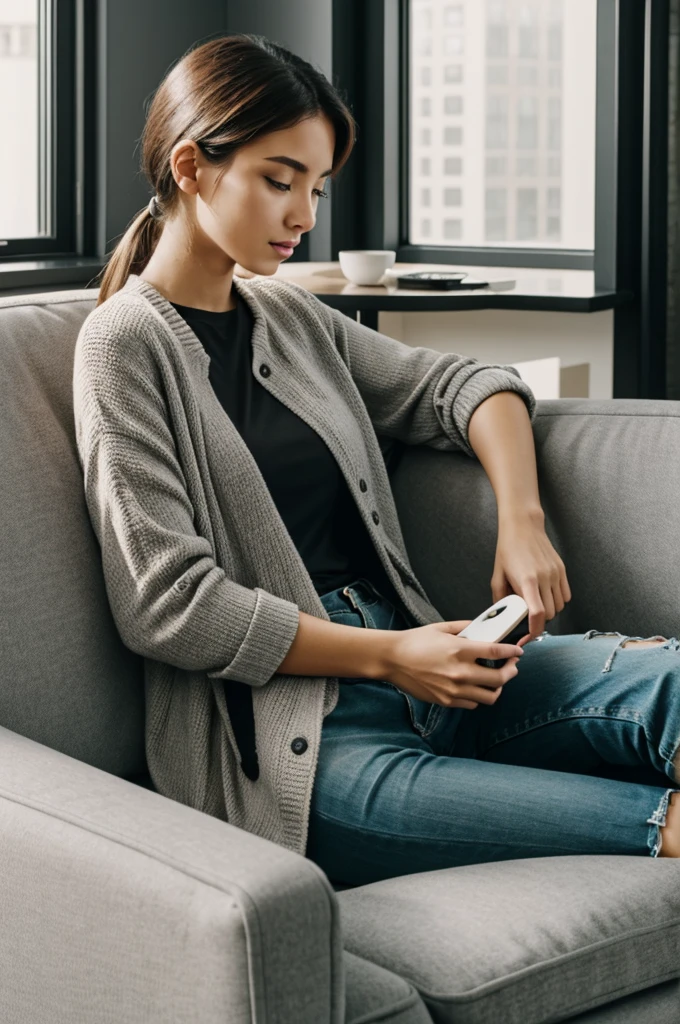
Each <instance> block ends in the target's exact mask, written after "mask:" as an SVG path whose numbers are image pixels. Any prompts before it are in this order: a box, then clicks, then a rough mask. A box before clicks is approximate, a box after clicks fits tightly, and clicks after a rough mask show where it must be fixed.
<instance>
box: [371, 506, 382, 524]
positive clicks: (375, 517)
mask: <svg viewBox="0 0 680 1024" xmlns="http://www.w3.org/2000/svg"><path fill="white" fill-rule="evenodd" d="M371 515H372V516H373V522H374V523H375V525H376V526H377V525H378V523H379V522H380V516H379V515H378V513H377V512H376V510H375V509H373V511H372V512H371Z"/></svg>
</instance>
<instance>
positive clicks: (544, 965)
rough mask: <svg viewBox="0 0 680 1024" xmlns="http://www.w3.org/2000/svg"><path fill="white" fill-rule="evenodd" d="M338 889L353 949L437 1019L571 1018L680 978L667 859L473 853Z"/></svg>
mask: <svg viewBox="0 0 680 1024" xmlns="http://www.w3.org/2000/svg"><path fill="white" fill-rule="evenodd" d="M337 899H338V903H339V905H340V910H341V920H342V928H343V934H344V936H345V939H344V945H345V949H347V950H349V951H350V952H352V953H355V954H357V956H361V957H364V958H365V959H367V960H372V961H373V962H374V963H376V964H379V965H380V966H381V967H385V968H387V969H388V970H390V971H393V972H394V973H395V974H399V975H401V977H403V978H404V979H406V980H407V981H409V982H410V983H411V984H412V985H413V986H414V987H415V988H416V989H417V990H418V991H419V992H420V994H421V996H422V998H423V1001H424V1002H425V1004H426V1006H427V1008H428V1010H429V1012H430V1015H431V1017H432V1020H433V1021H435V1022H437V1024H449V1022H451V1024H454V1022H455V1024H499V1022H501V1021H502V1022H503V1024H544V1022H546V1021H558V1020H569V1019H570V1018H571V1017H575V1016H577V1015H578V1014H582V1013H585V1012H586V1011H587V1010H590V1009H592V1008H594V1007H597V1006H601V1005H603V1004H606V1003H609V1002H613V1001H614V1000H616V999H623V997H624V996H626V995H628V994H629V993H632V992H638V991H640V990H643V989H646V988H650V987H652V986H655V985H661V984H662V983H663V982H667V981H669V980H671V979H676V978H678V977H680V863H676V861H675V860H674V859H671V858H663V859H658V858H651V857H625V856H595V855H584V854H582V855H578V856H576V855H575V856H564V857H539V858H527V859H522V860H508V861H499V862H494V863H490V864H473V865H466V866H464V867H457V868H445V869H443V870H440V871H427V872H422V873H418V874H413V875H404V876H401V877H399V878H391V879H386V880H384V881H381V882H374V883H372V884H370V885H363V886H357V887H356V888H353V889H346V890H344V891H342V892H338V893H337ZM594 1019H597V1018H594ZM605 1019H606V1018H605ZM614 1019H616V1018H614ZM623 1019H625V1018H623ZM586 1020H587V1018H586Z"/></svg>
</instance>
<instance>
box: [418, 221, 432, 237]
mask: <svg viewBox="0 0 680 1024" xmlns="http://www.w3.org/2000/svg"><path fill="white" fill-rule="evenodd" d="M431 230H432V224H431V221H430V218H429V217H425V218H424V219H423V220H421V222H420V233H421V235H422V236H423V238H429V237H430V232H431Z"/></svg>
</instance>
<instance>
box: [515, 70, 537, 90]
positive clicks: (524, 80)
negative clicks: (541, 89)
mask: <svg viewBox="0 0 680 1024" xmlns="http://www.w3.org/2000/svg"><path fill="white" fill-rule="evenodd" d="M517 84H518V85H519V86H522V87H526V86H536V85H538V68H537V67H536V65H535V64H518V65H517Z"/></svg>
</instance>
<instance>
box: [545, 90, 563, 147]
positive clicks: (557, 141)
mask: <svg viewBox="0 0 680 1024" xmlns="http://www.w3.org/2000/svg"><path fill="white" fill-rule="evenodd" d="M548 149H562V97H561V96H548Z"/></svg>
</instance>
